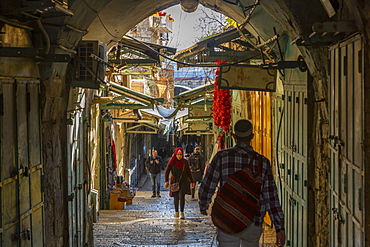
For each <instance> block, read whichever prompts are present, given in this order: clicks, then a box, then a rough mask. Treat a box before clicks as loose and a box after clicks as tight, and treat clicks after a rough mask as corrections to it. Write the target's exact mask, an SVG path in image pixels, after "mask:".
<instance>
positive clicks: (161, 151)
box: [158, 146, 167, 159]
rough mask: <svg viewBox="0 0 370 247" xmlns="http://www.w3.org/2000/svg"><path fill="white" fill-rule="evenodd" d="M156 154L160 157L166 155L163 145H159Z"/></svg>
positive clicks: (163, 157)
mask: <svg viewBox="0 0 370 247" xmlns="http://www.w3.org/2000/svg"><path fill="white" fill-rule="evenodd" d="M158 155H159V156H161V157H162V159H165V158H166V157H167V150H166V148H165V147H163V146H162V147H161V148H160V149H159V150H158Z"/></svg>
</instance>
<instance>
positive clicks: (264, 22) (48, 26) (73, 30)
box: [0, 0, 370, 72]
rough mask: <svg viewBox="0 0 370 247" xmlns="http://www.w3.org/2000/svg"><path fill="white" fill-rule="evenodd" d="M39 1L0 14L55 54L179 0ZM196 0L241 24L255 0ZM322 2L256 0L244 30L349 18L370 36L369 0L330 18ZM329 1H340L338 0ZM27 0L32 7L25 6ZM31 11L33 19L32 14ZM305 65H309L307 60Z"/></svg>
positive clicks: (6, 3) (113, 33) (5, 7)
mask: <svg viewBox="0 0 370 247" xmlns="http://www.w3.org/2000/svg"><path fill="white" fill-rule="evenodd" d="M181 1H187V0H181ZM193 1H194V0H193ZM40 2H41V1H31V0H2V1H0V11H1V12H0V17H5V18H8V19H9V20H12V19H16V20H18V21H20V22H21V23H22V24H25V25H28V24H30V23H32V24H33V25H34V27H35V29H36V28H40V30H41V32H39V33H43V34H44V36H46V35H45V32H44V31H43V30H42V29H44V30H45V31H46V32H47V37H46V38H45V39H44V43H45V42H49V43H50V52H51V53H56V54H57V53H74V51H75V50H76V47H77V45H78V44H79V42H80V41H81V40H82V39H84V40H99V41H101V42H103V43H106V44H111V45H113V44H114V43H115V42H116V41H118V40H119V38H120V37H122V36H123V35H124V34H125V33H126V32H127V31H128V30H129V29H130V28H132V27H134V26H135V25H136V24H137V23H139V22H140V21H142V20H143V19H145V18H146V17H148V16H150V15H151V14H153V13H155V12H157V11H160V10H163V9H166V8H168V7H171V6H173V5H176V4H179V3H180V1H179V0H140V1H139V0H68V1H63V0H53V1H51V0H50V3H55V2H68V6H67V8H66V9H65V10H64V11H63V10H62V11H60V9H59V10H57V11H55V12H52V13H48V10H46V9H45V8H43V7H42V6H36V7H35V6H34V5H35V4H36V3H40ZM43 2H47V1H43ZM199 2H200V4H202V5H204V6H205V7H207V8H210V9H213V10H215V11H217V12H220V13H223V14H224V15H226V16H228V17H231V18H232V19H234V20H236V21H237V22H238V23H243V22H244V21H245V17H246V16H248V14H249V11H250V8H248V7H251V6H253V5H254V4H255V3H256V0H227V1H226V0H199ZM322 2H324V1H322V0H311V1H305V2H304V3H303V2H302V1H296V0H260V1H258V3H259V4H258V6H257V7H256V8H255V11H254V12H253V13H252V14H251V16H250V19H249V21H248V24H247V25H246V29H247V30H248V31H249V32H250V33H251V34H252V35H254V36H255V37H257V36H259V37H260V38H261V40H262V42H263V41H266V40H268V39H270V38H271V37H273V36H274V30H273V28H274V27H275V28H276V31H277V33H278V34H282V33H286V34H288V35H289V36H290V37H291V39H292V40H294V39H296V38H298V37H300V36H306V37H308V36H309V35H310V34H311V33H312V26H313V24H314V23H318V22H326V21H347V20H350V21H354V22H355V23H356V27H357V30H358V31H360V32H363V33H364V34H365V35H366V36H365V38H366V39H367V40H369V39H368V35H369V33H370V31H369V28H367V26H366V25H368V24H367V22H366V20H367V19H368V18H369V16H370V14H369V13H370V12H369V11H368V10H369V9H370V7H369V5H370V4H369V1H363V0H356V1H353V0H344V1H341V2H340V5H341V6H340V9H337V12H336V13H335V15H334V16H333V17H329V16H328V14H327V13H326V11H325V9H324V6H323V3H322ZM326 2H328V1H326ZM330 2H334V3H338V4H339V2H338V0H331V1H330ZM25 3H26V4H29V5H30V7H28V8H25V6H24V4H25ZM233 3H238V4H233ZM241 5H242V6H244V8H242V7H241ZM343 6H344V7H343ZM52 10H53V9H52ZM25 13H26V14H25ZM40 13H41V14H40ZM29 14H31V16H32V15H33V16H34V17H36V18H34V17H30V15H29ZM63 14H64V15H63ZM37 17H40V18H41V22H42V25H43V26H42V27H40V25H37V24H40V23H37V22H36V21H35V19H37ZM300 49H301V53H302V54H303V56H304V57H305V59H306V62H307V58H308V59H310V56H311V54H310V53H311V51H310V50H312V49H314V47H313V48H312V47H300ZM311 60H314V59H313V58H312V59H311ZM308 66H309V68H310V67H312V66H311V65H310V62H309V61H308ZM310 70H311V69H310ZM311 72H312V71H311Z"/></svg>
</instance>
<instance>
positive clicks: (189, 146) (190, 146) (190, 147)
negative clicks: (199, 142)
mask: <svg viewBox="0 0 370 247" xmlns="http://www.w3.org/2000/svg"><path fill="white" fill-rule="evenodd" d="M193 151H194V147H193V144H191V143H190V142H188V144H186V147H185V153H186V154H189V155H190V154H192V153H193Z"/></svg>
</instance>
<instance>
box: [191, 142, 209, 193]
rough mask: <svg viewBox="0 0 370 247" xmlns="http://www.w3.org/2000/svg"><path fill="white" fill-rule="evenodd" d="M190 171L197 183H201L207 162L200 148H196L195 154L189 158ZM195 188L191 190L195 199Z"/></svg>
mask: <svg viewBox="0 0 370 247" xmlns="http://www.w3.org/2000/svg"><path fill="white" fill-rule="evenodd" d="M189 163H190V170H191V173H192V174H193V177H194V181H195V183H197V182H198V183H200V182H201V181H202V178H203V174H204V168H205V161H204V157H203V155H202V154H201V153H200V147H195V149H194V153H192V154H191V155H190V157H189ZM194 196H195V187H194V188H192V189H191V197H192V198H193V199H194Z"/></svg>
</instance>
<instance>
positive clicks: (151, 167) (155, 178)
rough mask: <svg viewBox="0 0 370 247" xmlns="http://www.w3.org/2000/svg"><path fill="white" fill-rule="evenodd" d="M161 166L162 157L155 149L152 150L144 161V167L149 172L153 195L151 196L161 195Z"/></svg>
mask: <svg viewBox="0 0 370 247" xmlns="http://www.w3.org/2000/svg"><path fill="white" fill-rule="evenodd" d="M162 166H163V159H162V157H161V156H159V155H158V152H157V150H153V151H152V155H151V156H149V157H148V159H147V160H146V162H145V167H146V169H147V171H148V172H149V176H150V180H151V182H152V189H153V195H152V197H161V195H160V188H161V168H162Z"/></svg>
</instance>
